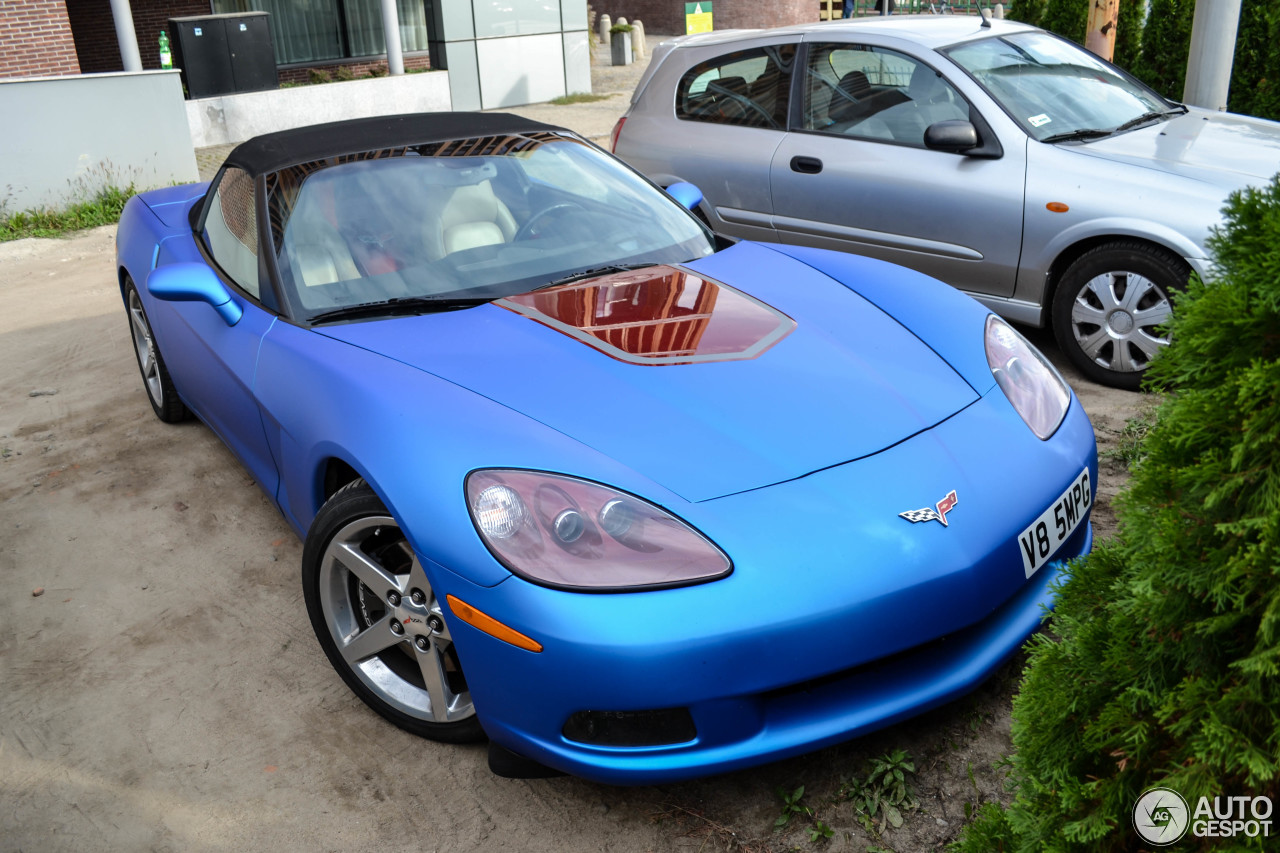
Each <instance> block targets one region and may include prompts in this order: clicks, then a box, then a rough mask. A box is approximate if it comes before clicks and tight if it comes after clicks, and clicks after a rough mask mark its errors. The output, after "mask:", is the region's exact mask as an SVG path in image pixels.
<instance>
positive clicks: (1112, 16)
mask: <svg viewBox="0 0 1280 853" xmlns="http://www.w3.org/2000/svg"><path fill="white" fill-rule="evenodd" d="M1119 17H1120V0H1090V3H1089V26H1088V29H1086V30H1085V35H1084V46H1085V47H1086V48H1087V49H1088V50H1089V51H1091V52H1092V53H1094V54H1095V55H1097V56H1101V57H1102V58H1103V59H1105V60H1107V61H1108V62H1110V61H1111V57H1112V56H1113V55H1114V54H1115V52H1116V21H1117V20H1118V19H1119Z"/></svg>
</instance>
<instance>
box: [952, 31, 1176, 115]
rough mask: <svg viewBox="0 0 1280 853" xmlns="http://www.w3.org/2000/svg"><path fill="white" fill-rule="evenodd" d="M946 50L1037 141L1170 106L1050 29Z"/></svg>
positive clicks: (1161, 109)
mask: <svg viewBox="0 0 1280 853" xmlns="http://www.w3.org/2000/svg"><path fill="white" fill-rule="evenodd" d="M945 53H946V54H947V56H949V57H950V58H951V59H952V61H954V62H955V63H956V64H957V65H959V66H960V67H961V68H963V69H964V70H965V71H967V72H968V73H969V75H970V76H971V77H972V78H973V79H974V80H975V81H976V82H977V83H978V85H980V86H982V87H983V88H984V89H986V90H987V92H988V93H989V94H990V95H991V97H992V98H993V99H995V100H996V101H997V102H998V103H999V104H1000V106H1002V107H1003V108H1004V110H1005V112H1007V113H1008V114H1009V116H1010V117H1011V118H1013V120H1014V121H1016V122H1018V123H1019V124H1020V125H1022V127H1023V129H1024V130H1026V132H1027V133H1028V134H1030V135H1031V136H1032V137H1033V138H1034V139H1038V140H1039V139H1047V138H1049V137H1051V136H1058V135H1060V134H1064V133H1072V132H1074V131H1080V130H1098V131H1105V130H1113V129H1115V128H1117V127H1120V126H1121V125H1123V124H1125V123H1126V122H1129V121H1132V120H1134V119H1136V118H1139V117H1140V116H1144V115H1148V114H1150V113H1161V112H1164V111H1165V110H1167V109H1168V108H1169V104H1168V103H1167V102H1166V101H1165V100H1164V99H1163V98H1161V97H1160V96H1159V95H1157V94H1156V93H1155V92H1153V91H1151V90H1150V89H1148V88H1147V87H1145V86H1143V85H1142V84H1141V83H1138V82H1137V81H1136V80H1133V79H1131V78H1129V77H1127V76H1125V75H1124V74H1122V73H1121V72H1120V71H1119V70H1118V69H1116V68H1115V67H1114V66H1112V65H1110V64H1108V63H1106V62H1103V61H1102V60H1100V59H1098V58H1097V57H1095V56H1094V55H1093V54H1092V53H1089V52H1088V51H1086V50H1083V49H1081V48H1079V47H1077V46H1076V45H1074V44H1071V43H1070V42H1067V41H1065V40H1063V39H1060V38H1057V37H1056V36H1052V35H1049V34H1048V33H1022V34H1018V35H1013V36H1006V37H1004V38H989V39H983V40H981V41H975V42H969V43H966V44H963V45H960V46H958V47H954V48H951V49H950V50H948V51H945Z"/></svg>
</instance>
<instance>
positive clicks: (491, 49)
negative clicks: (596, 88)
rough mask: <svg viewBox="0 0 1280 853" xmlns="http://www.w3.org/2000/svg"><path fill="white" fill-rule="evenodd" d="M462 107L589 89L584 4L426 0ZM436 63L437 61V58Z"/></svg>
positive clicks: (571, 0) (573, 0)
mask: <svg viewBox="0 0 1280 853" xmlns="http://www.w3.org/2000/svg"><path fill="white" fill-rule="evenodd" d="M428 13H429V14H430V15H432V20H433V23H432V50H436V51H437V53H438V52H439V51H440V50H441V49H443V52H444V54H445V59H446V64H447V67H448V69H449V73H450V75H451V81H450V86H451V88H452V97H453V106H454V109H457V110H475V109H486V110H488V109H495V108H498V107H514V106H520V105H522V104H532V103H538V102H540V101H547V100H550V99H552V98H558V97H560V96H561V95H567V94H572V93H575V92H590V91H591V49H590V43H589V41H588V33H587V3H586V0H428ZM432 61H433V62H435V61H436V60H435V59H433V60H432Z"/></svg>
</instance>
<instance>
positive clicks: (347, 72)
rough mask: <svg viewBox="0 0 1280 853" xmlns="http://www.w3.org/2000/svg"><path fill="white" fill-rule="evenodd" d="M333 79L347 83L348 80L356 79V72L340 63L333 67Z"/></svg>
mask: <svg viewBox="0 0 1280 853" xmlns="http://www.w3.org/2000/svg"><path fill="white" fill-rule="evenodd" d="M333 79H334V80H337V81H340V82H344V83H345V82H346V81H348V80H354V79H356V72H354V71H352V70H351V69H350V68H348V67H347V66H345V65H339V66H338V67H337V68H335V69H333Z"/></svg>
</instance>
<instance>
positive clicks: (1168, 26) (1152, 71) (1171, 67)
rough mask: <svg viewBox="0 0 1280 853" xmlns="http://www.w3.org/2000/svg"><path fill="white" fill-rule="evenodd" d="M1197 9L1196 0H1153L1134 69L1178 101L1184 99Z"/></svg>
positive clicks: (1159, 89) (1157, 88)
mask: <svg viewBox="0 0 1280 853" xmlns="http://www.w3.org/2000/svg"><path fill="white" fill-rule="evenodd" d="M1195 11H1196V3H1195V0H1151V14H1150V16H1149V17H1148V18H1147V26H1146V28H1145V29H1144V30H1143V31H1142V53H1141V55H1140V56H1139V57H1138V61H1137V62H1136V63H1135V65H1134V67H1133V69H1132V70H1133V73H1134V75H1135V76H1137V77H1138V79H1140V80H1142V82H1144V83H1146V84H1147V85H1148V86H1150V87H1151V88H1152V89H1155V90H1156V91H1157V92H1159V93H1160V94H1162V95H1164V96H1165V97H1166V98H1172V99H1173V100H1175V101H1181V100H1182V88H1183V84H1184V83H1185V82H1186V78H1187V54H1188V52H1189V51H1190V49H1191V21H1192V19H1193V18H1194V17H1195Z"/></svg>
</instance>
